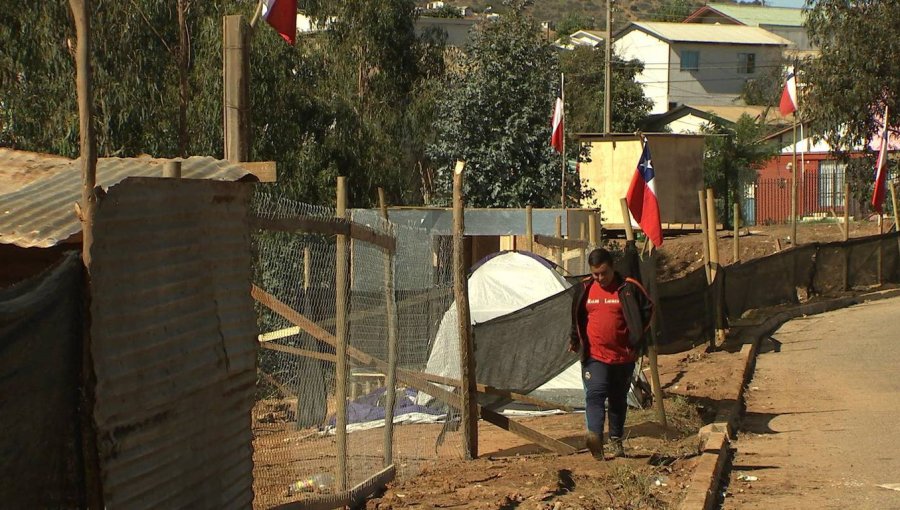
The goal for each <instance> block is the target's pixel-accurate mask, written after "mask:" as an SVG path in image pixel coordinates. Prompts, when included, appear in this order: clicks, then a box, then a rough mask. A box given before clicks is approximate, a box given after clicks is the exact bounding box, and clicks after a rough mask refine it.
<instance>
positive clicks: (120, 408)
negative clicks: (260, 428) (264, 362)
mask: <svg viewBox="0 0 900 510" xmlns="http://www.w3.org/2000/svg"><path fill="white" fill-rule="evenodd" d="M249 193H250V189H249V187H247V186H243V185H240V184H234V183H223V182H213V181H185V180H174V179H145V178H139V179H126V180H124V181H123V182H121V183H120V184H119V185H118V186H116V187H114V188H113V189H111V190H110V193H109V195H107V196H106V197H105V199H104V200H103V201H102V203H101V204H100V207H99V210H98V213H97V216H96V219H95V223H94V225H95V227H94V228H95V240H94V246H93V261H94V262H93V266H92V284H93V288H92V296H93V300H92V306H91V315H92V327H91V335H92V355H93V360H94V367H95V372H96V380H97V386H96V407H95V409H94V418H95V422H96V425H97V429H98V443H99V451H100V465H101V475H102V480H103V492H104V498H105V504H106V505H107V506H108V507H109V508H249V507H250V506H251V504H252V500H253V491H252V473H253V461H252V447H251V444H252V434H251V421H250V418H251V416H250V411H251V408H252V405H253V395H254V390H255V383H256V354H257V347H256V340H255V338H256V333H257V331H256V316H255V313H254V310H253V305H252V303H251V300H250V293H249V290H250V265H251V254H250V236H249V226H248V219H247V214H248V213H247V207H248V202H249Z"/></svg>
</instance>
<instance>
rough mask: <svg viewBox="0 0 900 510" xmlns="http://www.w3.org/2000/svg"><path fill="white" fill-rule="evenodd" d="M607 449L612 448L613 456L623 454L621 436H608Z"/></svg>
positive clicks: (622, 455)
mask: <svg viewBox="0 0 900 510" xmlns="http://www.w3.org/2000/svg"><path fill="white" fill-rule="evenodd" d="M609 449H610V450H612V456H613V458H617V457H624V456H625V447H624V446H622V438H621V437H610V438H609Z"/></svg>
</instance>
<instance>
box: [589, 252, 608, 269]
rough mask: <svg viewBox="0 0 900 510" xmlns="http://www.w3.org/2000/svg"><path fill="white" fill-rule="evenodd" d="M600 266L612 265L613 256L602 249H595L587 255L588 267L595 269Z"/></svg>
mask: <svg viewBox="0 0 900 510" xmlns="http://www.w3.org/2000/svg"><path fill="white" fill-rule="evenodd" d="M601 264H609V265H610V266H611V265H613V256H612V253H610V252H609V251H607V250H605V249H603V248H597V249H595V250H594V251H592V252H591V254H590V255H588V265H589V266H591V267H597V266H599V265H601Z"/></svg>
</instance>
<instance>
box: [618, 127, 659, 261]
mask: <svg viewBox="0 0 900 510" xmlns="http://www.w3.org/2000/svg"><path fill="white" fill-rule="evenodd" d="M625 200H626V202H628V210H629V211H631V215H632V216H633V217H634V221H636V222H637V224H638V225H640V227H641V230H643V231H644V235H646V236H647V239H650V241H651V242H652V243H653V246H656V247H657V248H658V247H660V246H662V243H663V233H662V222H661V221H660V217H659V200H657V198H656V174H655V172H654V171H653V162H652V160H651V159H650V144H649V143H647V142H646V141H644V150H643V151H641V159H640V160H638V164H637V168H636V169H635V172H634V177H633V178H632V179H631V186H629V188H628V194H627V195H626V196H625ZM624 221H629V218H624Z"/></svg>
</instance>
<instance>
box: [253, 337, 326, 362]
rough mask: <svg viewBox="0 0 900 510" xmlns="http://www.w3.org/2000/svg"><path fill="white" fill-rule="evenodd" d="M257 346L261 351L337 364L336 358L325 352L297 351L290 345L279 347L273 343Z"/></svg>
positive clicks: (297, 349) (279, 345)
mask: <svg viewBox="0 0 900 510" xmlns="http://www.w3.org/2000/svg"><path fill="white" fill-rule="evenodd" d="M259 346H260V347H261V348H263V349H268V350H270V351H278V352H284V353H287V354H294V355H296V356H304V357H307V358H312V359H318V360H322V361H330V362H332V363H337V358H336V357H335V356H334V354H329V353H327V352H316V351H310V350H307V349H299V348H297V347H291V346H290V345H281V344H276V343H274V342H267V343H264V344H259Z"/></svg>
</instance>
